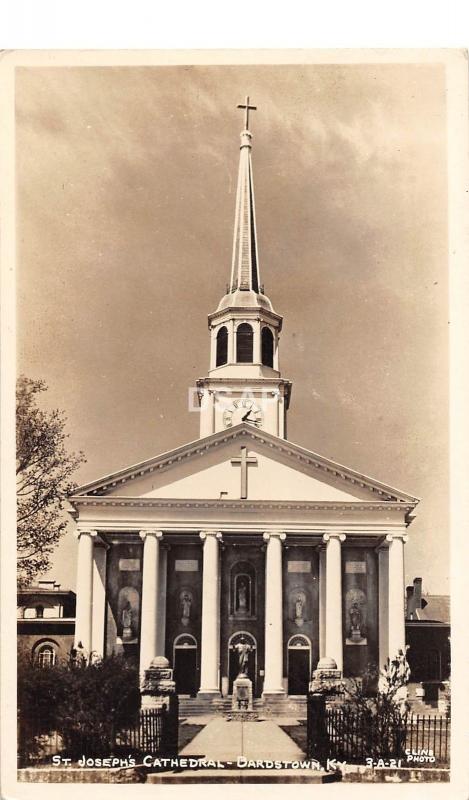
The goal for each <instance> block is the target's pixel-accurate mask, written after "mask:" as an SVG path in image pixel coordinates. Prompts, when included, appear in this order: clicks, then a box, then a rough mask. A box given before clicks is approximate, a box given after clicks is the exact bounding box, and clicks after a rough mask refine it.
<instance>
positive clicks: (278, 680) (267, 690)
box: [263, 533, 286, 695]
mask: <svg viewBox="0 0 469 800" xmlns="http://www.w3.org/2000/svg"><path fill="white" fill-rule="evenodd" d="M264 539H265V541H266V542H267V549H266V554H265V667H264V674H265V678H264V691H263V694H264V695H266V694H276V695H279V694H285V689H284V686H283V600H282V594H283V593H282V541H284V540H285V539H286V535H285V534H284V533H264Z"/></svg>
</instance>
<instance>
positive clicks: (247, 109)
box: [237, 95, 257, 131]
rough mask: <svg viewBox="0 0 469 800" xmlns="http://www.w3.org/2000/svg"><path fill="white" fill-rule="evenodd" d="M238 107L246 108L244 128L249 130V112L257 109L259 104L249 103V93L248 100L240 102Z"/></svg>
mask: <svg viewBox="0 0 469 800" xmlns="http://www.w3.org/2000/svg"><path fill="white" fill-rule="evenodd" d="M237 108H244V109H245V112H246V113H245V115H244V129H245V130H246V131H248V130H249V112H250V111H257V106H250V105H249V95H246V100H245V102H244V103H238V105H237Z"/></svg>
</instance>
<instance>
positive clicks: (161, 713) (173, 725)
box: [18, 696, 178, 767]
mask: <svg viewBox="0 0 469 800" xmlns="http://www.w3.org/2000/svg"><path fill="white" fill-rule="evenodd" d="M177 751H178V699H177V697H176V696H173V697H171V701H170V706H169V710H167V709H166V708H165V707H163V708H148V709H142V710H141V711H139V712H138V714H137V715H135V717H134V718H131V719H130V720H129V719H128V718H127V719H125V720H123V719H122V718H119V717H115V718H113V719H111V720H106V721H103V723H102V725H100V726H99V727H97V726H93V728H91V727H89V726H87V725H86V724H81V725H78V724H76V725H73V724H67V725H60V724H59V723H58V722H57V721H56V720H54V719H53V718H52V716H50V717H44V716H42V717H39V716H37V715H28V716H27V717H26V715H19V717H18V766H20V767H25V766H31V765H33V764H44V763H48V764H50V763H51V761H52V756H54V755H60V756H62V757H64V758H71V759H72V761H78V760H79V759H80V758H82V757H88V758H90V757H93V758H106V757H108V756H111V755H115V756H117V755H121V754H122V755H123V756H127V755H132V756H134V757H136V758H137V759H138V758H139V756H143V755H153V756H156V755H176V754H177Z"/></svg>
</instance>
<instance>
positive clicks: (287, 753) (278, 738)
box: [179, 718, 305, 762]
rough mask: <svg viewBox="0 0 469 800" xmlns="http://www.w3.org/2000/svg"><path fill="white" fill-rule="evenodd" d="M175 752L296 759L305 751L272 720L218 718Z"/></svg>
mask: <svg viewBox="0 0 469 800" xmlns="http://www.w3.org/2000/svg"><path fill="white" fill-rule="evenodd" d="M179 755H180V756H199V757H205V758H207V759H210V760H218V761H228V762H230V761H231V762H236V759H237V758H238V756H245V757H246V758H248V759H253V760H255V759H272V760H275V759H280V760H282V761H297V760H302V759H303V758H304V755H305V754H304V753H303V751H302V750H300V748H299V747H298V746H297V745H296V744H295V742H294V741H293V739H290V737H289V736H287V734H286V733H285V732H284V731H282V730H281V728H279V726H278V725H276V724H275V722H272V721H270V720H265V721H260V722H255V721H254V722H241V721H234V720H233V721H232V722H230V721H229V720H227V719H220V718H218V719H212V721H211V722H209V723H208V725H206V726H205V728H204V729H203V730H202V731H200V733H198V734H197V735H196V736H194V738H193V739H192V741H191V742H189V744H187V745H186V746H185V747H184V748H183V749H182V750H181V752H180V754H179Z"/></svg>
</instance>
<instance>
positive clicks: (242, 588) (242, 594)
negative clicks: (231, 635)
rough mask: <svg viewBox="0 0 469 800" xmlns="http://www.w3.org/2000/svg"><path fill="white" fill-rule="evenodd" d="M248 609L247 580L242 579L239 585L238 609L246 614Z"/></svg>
mask: <svg viewBox="0 0 469 800" xmlns="http://www.w3.org/2000/svg"><path fill="white" fill-rule="evenodd" d="M246 609H247V592H246V581H240V582H239V585H238V611H240V612H241V613H244V614H245V613H246Z"/></svg>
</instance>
